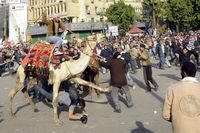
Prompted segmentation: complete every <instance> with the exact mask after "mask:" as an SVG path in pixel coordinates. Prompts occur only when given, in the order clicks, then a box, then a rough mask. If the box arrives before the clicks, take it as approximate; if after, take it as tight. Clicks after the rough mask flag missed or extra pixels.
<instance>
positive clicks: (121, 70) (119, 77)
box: [100, 52, 133, 113]
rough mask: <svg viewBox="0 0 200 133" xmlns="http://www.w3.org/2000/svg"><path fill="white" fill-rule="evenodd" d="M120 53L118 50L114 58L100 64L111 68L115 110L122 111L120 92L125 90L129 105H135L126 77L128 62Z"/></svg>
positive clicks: (112, 95)
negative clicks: (120, 56) (121, 57)
mask: <svg viewBox="0 0 200 133" xmlns="http://www.w3.org/2000/svg"><path fill="white" fill-rule="evenodd" d="M119 55H120V53H119V52H116V53H115V54H114V56H113V59H111V60H108V61H107V62H100V64H101V65H102V66H103V67H105V68H107V69H109V70H110V76H111V81H110V86H111V87H112V91H111V97H112V100H113V103H114V112H116V113H121V108H120V103H119V96H118V93H119V91H120V92H123V94H125V96H126V99H125V100H126V102H127V107H128V108H130V107H132V106H133V102H132V97H131V94H130V91H129V88H128V85H127V79H126V70H125V66H126V62H125V61H124V60H122V59H120V58H118V56H119Z"/></svg>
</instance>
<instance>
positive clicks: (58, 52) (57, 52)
mask: <svg viewBox="0 0 200 133" xmlns="http://www.w3.org/2000/svg"><path fill="white" fill-rule="evenodd" d="M53 54H54V55H61V54H63V53H62V52H60V51H55V52H54V53H53Z"/></svg>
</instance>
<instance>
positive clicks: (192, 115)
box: [163, 62, 200, 133]
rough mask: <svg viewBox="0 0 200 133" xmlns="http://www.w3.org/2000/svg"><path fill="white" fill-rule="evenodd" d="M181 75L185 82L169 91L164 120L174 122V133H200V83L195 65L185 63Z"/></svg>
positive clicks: (171, 87)
mask: <svg viewBox="0 0 200 133" xmlns="http://www.w3.org/2000/svg"><path fill="white" fill-rule="evenodd" d="M181 75H182V78H183V80H182V81H180V82H179V83H176V84H173V85H171V86H170V87H169V88H168V89H167V93H166V96H165V102H164V107H163V118H164V119H165V120H167V121H170V122H172V127H173V132H174V133H200V126H199V125H200V83H199V82H198V81H197V80H196V78H195V75H196V67H195V65H194V64H193V63H191V62H185V63H184V64H183V65H182V67H181Z"/></svg>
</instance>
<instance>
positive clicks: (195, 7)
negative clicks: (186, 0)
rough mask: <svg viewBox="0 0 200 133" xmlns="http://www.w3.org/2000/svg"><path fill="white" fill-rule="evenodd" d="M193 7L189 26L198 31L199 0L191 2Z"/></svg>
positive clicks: (199, 18)
mask: <svg viewBox="0 0 200 133" xmlns="http://www.w3.org/2000/svg"><path fill="white" fill-rule="evenodd" d="M191 1H192V7H193V14H192V15H193V18H194V20H193V21H192V22H191V26H192V27H193V28H195V29H200V0H191Z"/></svg>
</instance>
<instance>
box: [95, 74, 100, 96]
mask: <svg viewBox="0 0 200 133" xmlns="http://www.w3.org/2000/svg"><path fill="white" fill-rule="evenodd" d="M94 81H95V83H96V85H97V86H99V73H97V74H96V75H95V77H94ZM95 92H96V93H97V97H100V92H99V91H98V90H95Z"/></svg>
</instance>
